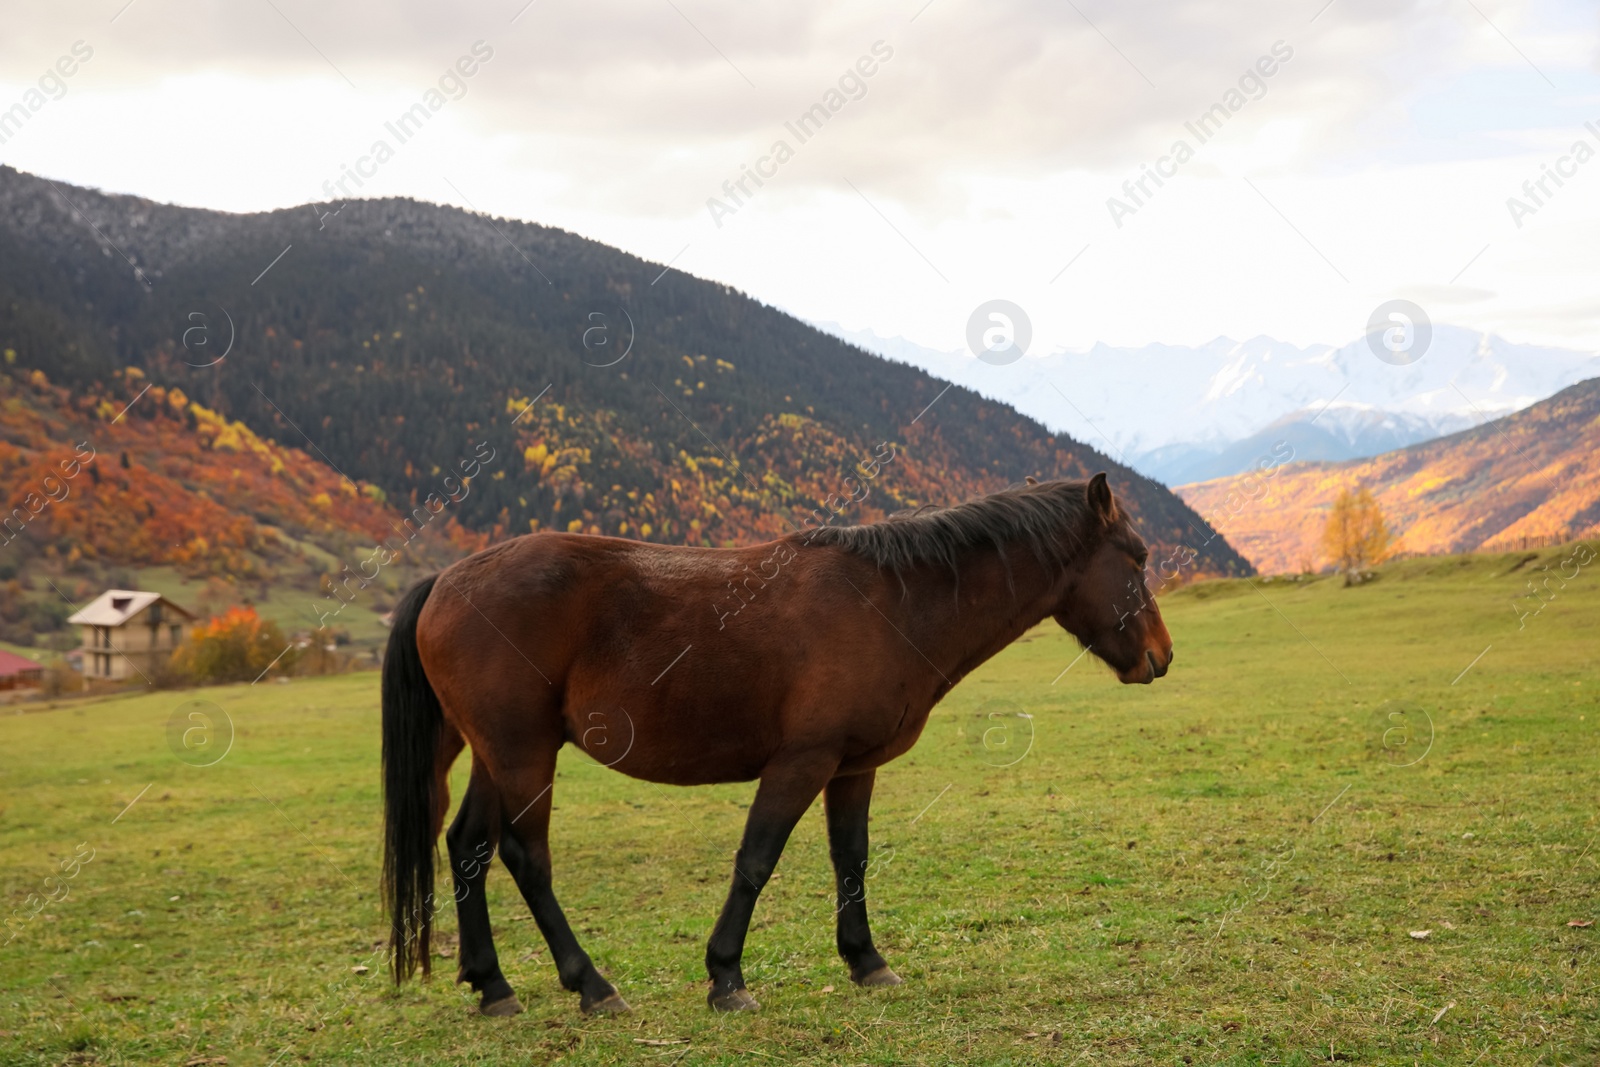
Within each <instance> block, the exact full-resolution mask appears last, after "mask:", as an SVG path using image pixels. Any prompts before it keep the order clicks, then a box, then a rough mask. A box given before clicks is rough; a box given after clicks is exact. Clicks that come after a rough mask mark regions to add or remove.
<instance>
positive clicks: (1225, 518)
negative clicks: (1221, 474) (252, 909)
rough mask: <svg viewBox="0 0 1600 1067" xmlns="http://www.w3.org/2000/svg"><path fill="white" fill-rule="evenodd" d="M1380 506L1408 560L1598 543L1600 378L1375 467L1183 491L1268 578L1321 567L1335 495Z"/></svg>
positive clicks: (1259, 477) (1275, 471)
mask: <svg viewBox="0 0 1600 1067" xmlns="http://www.w3.org/2000/svg"><path fill="white" fill-rule="evenodd" d="M1362 487H1365V488H1367V489H1369V490H1371V492H1372V494H1373V496H1374V497H1376V498H1377V501H1378V505H1379V507H1380V508H1381V509H1382V510H1383V514H1384V516H1385V518H1386V519H1387V521H1388V525H1389V527H1390V530H1391V532H1392V534H1393V537H1394V540H1393V544H1392V546H1391V547H1392V551H1393V552H1395V553H1397V554H1400V555H1440V554H1443V553H1447V552H1509V551H1515V550H1520V549H1526V548H1529V547H1538V546H1541V545H1549V544H1562V543H1565V542H1570V541H1575V540H1588V539H1591V538H1594V537H1595V536H1596V535H1600V378H1594V379H1591V380H1589V381H1586V382H1579V383H1578V384H1577V385H1573V386H1569V387H1568V388H1566V389H1563V390H1562V391H1561V392H1559V393H1557V394H1556V395H1555V396H1552V397H1550V398H1549V399H1547V400H1541V401H1540V402H1539V403H1537V404H1534V405H1533V406H1532V407H1529V408H1525V409H1524V410H1522V411H1519V412H1516V413H1515V414H1512V415H1507V416H1506V417H1505V418H1503V419H1496V420H1494V421H1493V422H1489V423H1485V424H1484V425H1482V426H1477V427H1474V428H1473V429H1470V430H1463V431H1462V432H1461V433H1456V434H1451V435H1450V436H1448V437H1440V438H1438V439H1436V440H1433V441H1426V442H1423V443H1422V444H1417V445H1411V446H1410V447H1409V448H1400V449H1396V450H1395V451H1393V452H1385V453H1383V454H1382V455H1380V456H1374V457H1372V458H1371V459H1357V460H1349V461H1347V462H1344V463H1290V464H1288V465H1286V466H1282V467H1275V468H1271V469H1269V470H1267V471H1266V472H1265V473H1261V472H1254V473H1251V474H1241V475H1235V476H1234V477H1231V478H1218V479H1216V480H1214V481H1209V482H1199V483H1196V484H1195V485H1185V486H1181V487H1179V489H1178V492H1180V493H1182V494H1183V495H1184V498H1185V499H1187V500H1189V501H1190V502H1191V503H1193V504H1194V506H1195V507H1196V508H1198V509H1199V510H1200V511H1201V512H1202V513H1204V514H1206V515H1209V516H1210V517H1211V518H1212V519H1214V520H1215V521H1216V524H1217V526H1218V527H1219V528H1220V529H1221V530H1222V532H1223V533H1224V534H1226V535H1227V536H1228V537H1229V538H1232V539H1233V541H1234V543H1235V544H1237V545H1238V546H1239V547H1240V548H1241V549H1242V550H1243V551H1244V552H1245V553H1246V554H1248V555H1249V557H1250V559H1251V561H1252V562H1253V563H1254V564H1255V565H1256V566H1257V567H1260V568H1261V569H1262V570H1264V571H1268V572H1276V573H1281V572H1284V571H1290V570H1299V569H1302V568H1305V567H1308V566H1319V565H1321V564H1322V563H1323V562H1324V561H1323V558H1322V545H1321V540H1322V529H1323V526H1324V524H1325V523H1326V522H1327V516H1328V510H1329V508H1330V507H1331V506H1332V504H1333V501H1334V499H1335V498H1336V497H1338V495H1339V493H1340V492H1341V491H1343V490H1346V489H1357V488H1362Z"/></svg>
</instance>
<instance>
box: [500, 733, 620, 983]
mask: <svg viewBox="0 0 1600 1067" xmlns="http://www.w3.org/2000/svg"><path fill="white" fill-rule="evenodd" d="M556 752H557V749H556V748H554V747H552V748H550V750H549V751H548V753H541V754H539V755H538V756H537V757H536V758H535V760H534V761H532V763H531V765H529V766H526V767H524V768H520V769H519V770H518V771H515V772H511V773H507V772H502V773H501V778H502V779H503V780H504V781H505V784H506V788H505V791H504V796H503V807H502V809H501V810H502V816H503V821H502V823H501V835H500V859H501V860H502V861H504V863H505V865H506V869H507V870H509V871H510V872H511V877H512V878H514V879H516V882H517V888H518V889H520V890H522V896H523V899H525V900H526V901H527V902H528V909H529V910H530V911H532V912H533V919H534V922H536V923H538V924H539V932H540V933H542V934H544V939H545V943H546V944H548V945H549V946H550V956H551V958H552V959H554V960H555V964H556V974H557V975H558V976H559V977H560V979H561V985H562V987H563V988H565V989H568V990H570V991H572V992H574V993H578V994H581V999H580V1000H579V1002H578V1007H579V1008H580V1010H582V1011H583V1012H584V1013H585V1014H589V1013H594V1012H600V1013H607V1014H610V1013H615V1012H624V1011H627V1010H628V1002H627V1001H625V1000H623V999H622V996H621V994H619V993H618V992H617V990H616V987H615V986H613V985H612V984H611V983H610V982H608V981H606V980H605V978H603V977H602V976H601V974H600V972H599V971H598V970H596V969H595V965H594V961H593V960H591V959H589V954H588V953H587V952H585V951H583V947H582V946H581V945H579V944H578V938H577V936H576V935H575V934H574V933H573V932H572V927H571V926H570V925H568V923H567V917H566V915H564V914H563V913H562V911H561V905H560V904H559V903H558V902H557V901H556V894H555V890H554V889H553V888H552V886H551V881H550V839H549V832H550V790H551V784H552V782H553V781H554V778H555V769H556Z"/></svg>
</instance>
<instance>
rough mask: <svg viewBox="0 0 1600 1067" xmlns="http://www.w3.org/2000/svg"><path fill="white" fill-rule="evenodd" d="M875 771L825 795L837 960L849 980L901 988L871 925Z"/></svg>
mask: <svg viewBox="0 0 1600 1067" xmlns="http://www.w3.org/2000/svg"><path fill="white" fill-rule="evenodd" d="M875 777H876V774H875V772H873V771H867V772H866V773H865V774H852V775H850V776H849V777H847V778H835V779H834V780H833V781H831V782H829V783H828V787H827V790H826V791H825V792H824V793H823V803H824V804H825V805H826V806H827V809H828V851H829V852H830V853H831V854H832V856H833V875H834V882H835V884H836V885H837V887H838V893H839V896H838V922H839V935H838V944H839V955H840V956H842V957H843V958H844V962H845V963H846V964H848V965H849V967H850V980H851V981H852V982H854V983H856V984H857V985H861V986H889V985H899V984H900V976H899V975H897V974H895V973H894V972H893V971H891V970H890V969H889V965H888V964H887V963H885V962H884V960H883V957H882V956H880V955H879V954H878V950H877V949H876V948H874V947H873V944H872V931H871V929H869V928H868V926H867V808H868V806H869V805H870V804H871V803H872V783H873V779H874V778H875Z"/></svg>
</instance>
